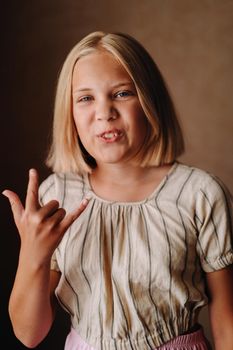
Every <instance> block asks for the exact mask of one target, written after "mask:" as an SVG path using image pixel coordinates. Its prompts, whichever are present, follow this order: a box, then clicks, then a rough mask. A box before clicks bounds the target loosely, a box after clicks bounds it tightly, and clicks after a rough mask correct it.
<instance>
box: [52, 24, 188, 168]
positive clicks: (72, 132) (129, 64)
mask: <svg viewBox="0 0 233 350" xmlns="http://www.w3.org/2000/svg"><path fill="white" fill-rule="evenodd" d="M101 50H105V51H107V52H109V53H111V54H112V55H113V56H114V57H115V59H117V60H118V61H119V62H120V63H121V64H122V66H123V67H124V68H125V70H126V71H127V72H128V74H129V76H130V77H131V79H132V80H133V82H134V84H135V88H136V91H137V94H138V98H139V101H140V103H141V106H142V109H143V111H144V113H145V118H147V121H148V135H147V140H146V142H145V144H144V146H143V148H142V149H141V150H140V152H139V155H138V156H137V159H135V161H136V164H138V165H140V166H142V167H145V166H159V165H162V164H169V163H172V162H174V161H175V159H176V158H177V157H178V156H180V155H181V154H182V153H183V151H184V140H183V135H182V131H181V128H180V125H179V122H178V118H177V115H176V112H175V108H174V105H173V102H172V99H171V97H170V94H169V92H168V89H167V87H166V83H165V81H164V79H163V77H162V74H161V72H160V71H159V69H158V67H157V65H156V63H155V62H154V60H153V59H152V58H151V56H150V55H149V53H148V52H147V51H146V49H145V48H144V47H143V46H142V45H141V44H140V43H139V42H138V41H137V40H136V39H134V38H133V37H131V36H130V35H128V34H124V33H104V32H100V31H97V32H93V33H91V34H89V35H87V36H86V37H84V38H83V39H82V40H81V41H80V42H79V43H78V44H76V45H75V46H74V47H73V49H72V50H71V51H70V53H69V54H68V56H67V58H66V60H65V62H64V64H63V66H62V69H61V72H60V75H59V78H58V83H57V89H56V96H55V106H54V120H53V135H52V143H51V146H50V149H49V153H48V157H47V160H46V164H47V165H48V166H49V167H50V168H52V170H53V171H54V172H74V173H77V172H78V173H80V174H83V173H86V172H88V173H90V172H91V171H92V169H94V168H95V166H96V162H95V160H94V158H93V157H91V156H90V155H89V154H88V152H87V151H86V150H85V148H84V147H83V145H82V143H81V142H80V140H79V137H78V134H77V130H76V127H75V123H74V119H73V112H72V75H73V70H74V66H75V64H76V63H77V61H78V60H79V59H80V58H81V57H83V56H86V55H88V54H90V53H93V52H96V51H101Z"/></svg>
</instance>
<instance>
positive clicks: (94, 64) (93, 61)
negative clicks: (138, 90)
mask: <svg viewBox="0 0 233 350" xmlns="http://www.w3.org/2000/svg"><path fill="white" fill-rule="evenodd" d="M120 80H123V81H129V82H132V79H131V77H130V75H129V74H128V72H127V71H126V69H125V68H124V67H123V65H122V64H121V63H120V62H119V61H118V60H117V59H116V58H115V57H114V56H113V55H112V54H111V53H110V52H107V51H96V52H92V53H89V54H88V55H86V56H83V57H81V58H80V59H79V60H78V61H77V62H76V64H75V66H74V71H73V79H72V83H73V85H75V86H78V85H83V84H84V85H88V84H95V83H99V84H101V83H104V82H106V83H108V82H109V83H111V82H116V81H120Z"/></svg>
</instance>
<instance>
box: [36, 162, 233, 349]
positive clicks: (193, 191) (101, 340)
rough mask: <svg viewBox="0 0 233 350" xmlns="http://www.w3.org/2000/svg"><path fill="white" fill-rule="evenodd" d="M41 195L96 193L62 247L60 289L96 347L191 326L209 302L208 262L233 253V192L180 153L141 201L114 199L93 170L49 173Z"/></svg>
mask: <svg viewBox="0 0 233 350" xmlns="http://www.w3.org/2000/svg"><path fill="white" fill-rule="evenodd" d="M39 192H40V200H41V204H42V205H43V204H45V203H46V202H48V201H49V200H51V199H58V200H59V201H60V205H61V206H62V207H64V208H65V209H66V210H67V211H68V212H69V211H71V210H73V209H74V208H76V207H77V205H78V204H79V203H80V201H81V200H82V198H84V197H86V196H88V197H89V198H90V202H89V204H88V206H87V208H86V210H85V211H84V212H83V214H82V215H81V216H80V217H79V218H78V219H77V220H76V221H75V222H74V223H73V224H72V226H71V227H70V228H69V229H68V231H67V232H66V234H65V236H64V237H63V239H62V241H61V243H60V245H59V246H58V248H57V249H56V251H55V253H54V255H53V257H52V261H51V268H52V269H55V270H57V271H60V272H61V279H60V282H59V284H58V287H57V289H56V296H57V298H58V300H59V302H60V304H61V305H62V307H63V308H64V309H65V310H66V311H67V312H68V313H69V314H70V317H71V324H72V327H73V328H74V329H75V330H76V331H77V333H78V334H79V335H80V336H81V337H82V338H83V339H84V340H85V341H86V342H87V343H88V344H90V345H92V346H93V347H94V348H95V349H103V350H113V349H114V350H129V349H134V350H144V349H154V348H155V347H158V346H160V345H161V344H163V343H165V342H167V341H169V340H171V339H172V338H174V337H176V336H178V335H179V334H180V333H183V332H185V331H187V330H188V329H189V328H190V327H192V325H193V324H194V323H195V322H196V321H197V317H198V312H199V310H200V308H202V307H203V306H204V305H206V304H207V302H208V300H207V296H206V294H205V286H204V280H203V271H205V272H207V273H208V272H211V271H215V270H218V269H222V268H224V267H226V266H227V265H230V264H232V263H233V245H232V240H233V234H232V202H231V198H230V195H229V193H228V191H227V189H226V188H225V186H223V185H222V183H221V182H220V181H219V180H217V179H216V178H215V177H214V176H212V175H210V174H208V173H207V172H205V171H203V170H200V169H197V168H193V167H189V166H187V165H184V164H181V163H179V162H175V163H174V165H173V166H172V168H171V169H170V171H169V173H168V174H167V175H166V176H165V178H164V179H163V180H162V182H161V183H160V185H159V186H158V187H157V188H156V189H155V190H154V192H153V193H152V194H151V195H150V196H148V197H147V198H146V199H145V200H143V201H140V202H132V203H129V202H122V203H121V202H111V201H107V200H103V199H101V198H100V197H98V196H97V195H96V194H95V193H94V192H93V190H92V188H91V186H90V183H89V178H88V175H86V176H81V175H74V174H52V175H50V176H49V177H48V178H47V179H46V180H45V181H44V182H42V184H41V186H40V191H39Z"/></svg>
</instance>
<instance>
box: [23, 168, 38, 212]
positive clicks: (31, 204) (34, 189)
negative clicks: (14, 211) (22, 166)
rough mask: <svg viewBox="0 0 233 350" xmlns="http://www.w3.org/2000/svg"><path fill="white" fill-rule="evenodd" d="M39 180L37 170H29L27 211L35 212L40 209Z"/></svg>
mask: <svg viewBox="0 0 233 350" xmlns="http://www.w3.org/2000/svg"><path fill="white" fill-rule="evenodd" d="M38 189H39V178H38V173H37V171H36V169H30V170H29V181H28V188H27V196H26V204H25V209H28V210H32V211H35V210H37V209H39V208H40V204H39V199H38Z"/></svg>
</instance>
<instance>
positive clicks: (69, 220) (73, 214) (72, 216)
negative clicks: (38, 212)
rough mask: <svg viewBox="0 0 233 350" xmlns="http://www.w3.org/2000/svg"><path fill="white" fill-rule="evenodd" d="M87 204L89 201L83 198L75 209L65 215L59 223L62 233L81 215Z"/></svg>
mask: <svg viewBox="0 0 233 350" xmlns="http://www.w3.org/2000/svg"><path fill="white" fill-rule="evenodd" d="M88 203H89V200H88V199H87V198H84V199H83V200H82V202H81V203H80V205H79V207H78V208H77V209H75V210H74V211H72V212H71V213H69V214H67V215H66V217H65V218H64V220H63V221H62V223H61V225H62V229H63V230H64V231H66V230H67V229H68V228H69V227H70V225H71V224H72V223H73V222H74V221H75V220H76V219H77V218H78V217H79V216H80V215H81V213H82V212H83V211H84V210H85V209H86V207H87V205H88Z"/></svg>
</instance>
